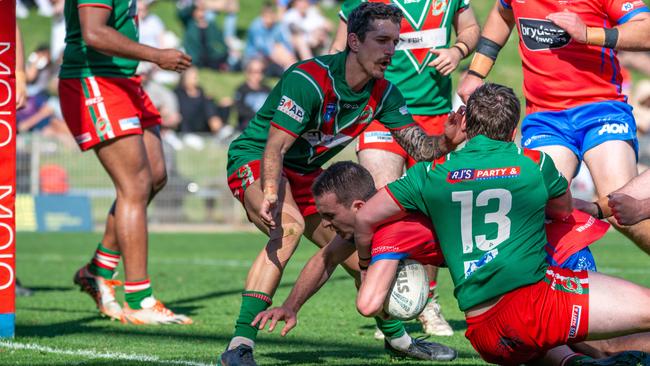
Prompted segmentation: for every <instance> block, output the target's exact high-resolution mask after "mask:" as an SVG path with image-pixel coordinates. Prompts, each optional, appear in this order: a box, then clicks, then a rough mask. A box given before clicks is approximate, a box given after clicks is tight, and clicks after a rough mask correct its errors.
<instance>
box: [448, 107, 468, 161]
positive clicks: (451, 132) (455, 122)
mask: <svg viewBox="0 0 650 366" xmlns="http://www.w3.org/2000/svg"><path fill="white" fill-rule="evenodd" d="M464 115H465V106H461V107H460V108H458V111H456V112H451V113H449V117H448V118H447V122H445V140H446V143H447V144H449V145H450V146H449V147H450V150H449V151H452V150H454V149H455V148H456V146H458V145H459V144H460V143H462V142H463V141H465V139H466V138H467V135H466V134H465V126H464V124H463V116H464Z"/></svg>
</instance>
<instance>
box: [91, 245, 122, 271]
mask: <svg viewBox="0 0 650 366" xmlns="http://www.w3.org/2000/svg"><path fill="white" fill-rule="evenodd" d="M119 263H120V252H116V251H114V250H110V249H106V248H105V247H104V246H103V245H102V243H101V242H100V243H99V245H97V250H95V255H94V256H93V259H92V260H91V261H90V264H89V265H88V271H90V273H92V274H93V275H95V276H100V277H104V278H106V279H112V278H113V275H114V274H115V268H117V265H118V264H119Z"/></svg>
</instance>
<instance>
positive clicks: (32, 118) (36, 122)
mask: <svg viewBox="0 0 650 366" xmlns="http://www.w3.org/2000/svg"><path fill="white" fill-rule="evenodd" d="M52 77H53V70H52V60H51V59H50V47H49V45H46V44H43V45H40V46H38V47H37V48H36V50H35V51H34V52H32V53H31V54H30V55H29V57H28V59H27V65H26V66H25V80H26V82H27V88H26V94H27V101H26V104H25V107H24V108H23V109H21V110H19V111H18V112H17V113H16V121H17V124H18V130H19V131H20V132H27V131H34V130H39V129H42V128H44V127H45V126H46V125H47V124H48V123H49V122H50V118H49V117H50V116H51V115H52V114H53V113H52V111H51V108H48V106H47V103H48V100H49V94H48V91H47V88H48V84H49V82H50V80H51V79H52Z"/></svg>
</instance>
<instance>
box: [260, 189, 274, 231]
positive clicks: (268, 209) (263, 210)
mask: <svg viewBox="0 0 650 366" xmlns="http://www.w3.org/2000/svg"><path fill="white" fill-rule="evenodd" d="M277 211H278V195H277V194H264V198H263V199H262V207H260V212H259V214H260V217H261V218H262V222H264V225H266V226H268V227H269V229H275V228H276V226H277V223H276V222H275V217H276V216H277Z"/></svg>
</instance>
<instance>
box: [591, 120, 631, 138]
mask: <svg viewBox="0 0 650 366" xmlns="http://www.w3.org/2000/svg"><path fill="white" fill-rule="evenodd" d="M629 131H630V126H628V124H627V123H605V124H604V125H603V127H601V128H600V130H599V131H598V136H600V135H602V134H604V133H607V134H620V133H628V132H629Z"/></svg>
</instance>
